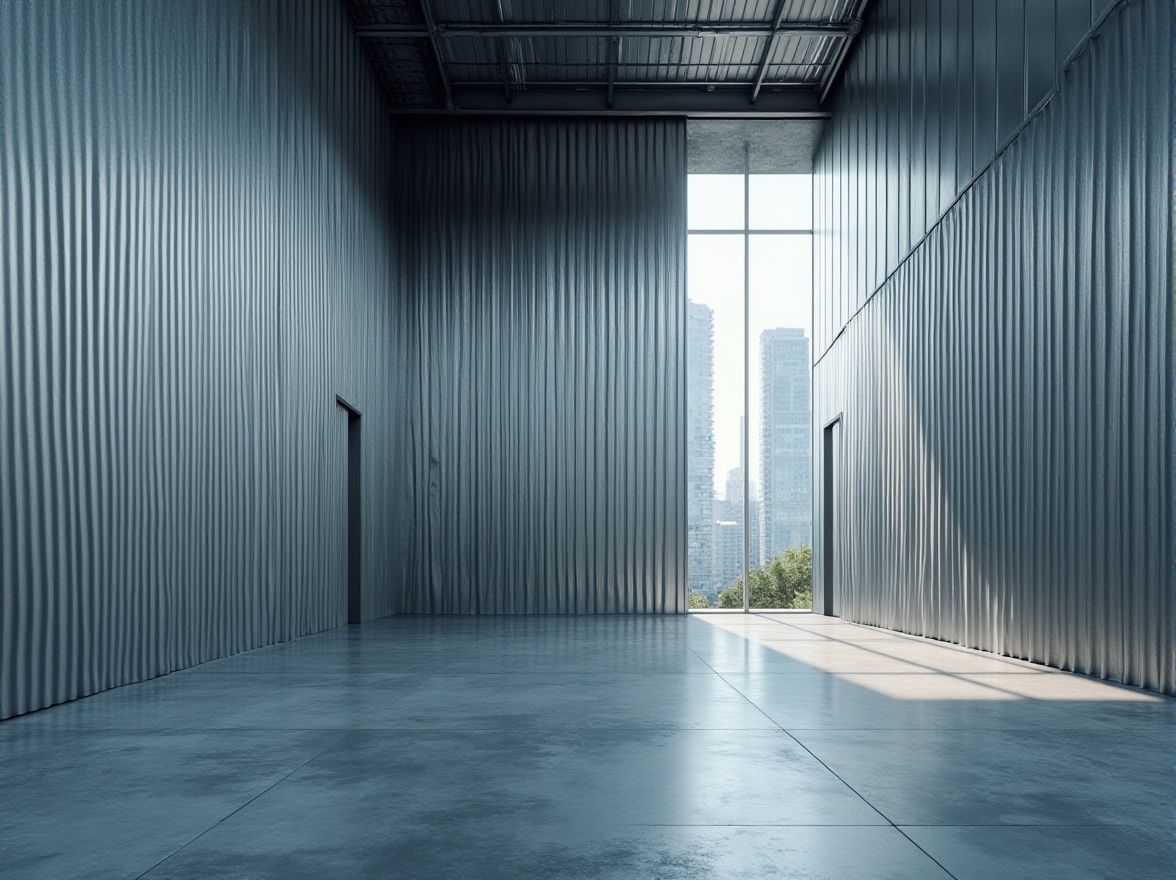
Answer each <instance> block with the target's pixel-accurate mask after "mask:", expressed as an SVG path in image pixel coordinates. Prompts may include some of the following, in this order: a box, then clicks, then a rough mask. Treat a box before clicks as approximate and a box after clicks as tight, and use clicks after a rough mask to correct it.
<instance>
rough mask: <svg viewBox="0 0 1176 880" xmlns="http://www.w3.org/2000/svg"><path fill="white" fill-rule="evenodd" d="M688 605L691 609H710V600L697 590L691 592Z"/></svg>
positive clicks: (687, 600)
mask: <svg viewBox="0 0 1176 880" xmlns="http://www.w3.org/2000/svg"><path fill="white" fill-rule="evenodd" d="M686 604H687V606H688V607H690V608H710V599H708V598H707V597H706V596H704V595H702V593H699V592H698V591H697V590H691V591H690V594H689V595H688V596H687V597H686Z"/></svg>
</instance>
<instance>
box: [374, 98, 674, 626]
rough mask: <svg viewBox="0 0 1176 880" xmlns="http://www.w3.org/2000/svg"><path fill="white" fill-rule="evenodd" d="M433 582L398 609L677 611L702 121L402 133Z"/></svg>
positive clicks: (419, 454) (425, 544)
mask: <svg viewBox="0 0 1176 880" xmlns="http://www.w3.org/2000/svg"><path fill="white" fill-rule="evenodd" d="M396 164H397V166H398V167H400V168H405V169H413V171H412V173H410V174H405V175H404V176H403V177H402V178H401V179H400V180H399V183H398V196H397V199H396V200H395V204H396V206H397V211H396V213H397V215H398V216H406V217H412V218H413V223H412V224H406V225H405V226H404V227H403V228H401V230H400V238H399V254H400V262H401V267H402V271H403V285H404V289H405V290H406V291H407V292H408V293H409V295H411V296H413V297H415V313H414V318H413V324H414V326H415V328H416V332H417V333H418V334H419V338H418V340H417V343H416V344H417V346H418V347H419V365H420V366H419V370H420V373H419V387H420V389H421V391H420V397H419V399H418V401H417V408H416V410H415V412H416V415H415V418H414V426H413V431H414V443H415V449H414V456H415V482H414V485H415V504H414V509H415V511H416V520H417V523H418V530H417V545H416V554H415V571H414V575H413V577H412V578H411V579H410V586H409V591H408V592H407V593H406V595H405V596H404V600H403V603H402V604H401V605H399V606H398V608H397V610H400V611H408V612H448V613H512V612H525V613H559V612H586V613H600V612H663V611H668V612H678V611H684V610H685V598H686V578H685V566H686V498H685V483H686V480H685V476H686V474H685V468H686V464H685V461H686V459H685V454H686V450H685V414H686V397H685V395H686V389H685V333H686V325H685V321H686V314H685V305H686V297H685V288H684V285H685V248H686V219H685V218H686V214H685V210H686V128H685V123H684V121H683V120H649V121H645V120H641V121H637V120H625V121H621V120H609V121H600V120H598V121H591V122H588V121H558V122H557V121H547V122H542V121H526V122H524V121H516V120H512V121H509V122H495V121H484V122H433V123H419V124H404V125H403V126H402V127H401V128H399V129H398V131H397V153H396Z"/></svg>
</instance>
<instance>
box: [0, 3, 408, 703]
mask: <svg viewBox="0 0 1176 880" xmlns="http://www.w3.org/2000/svg"><path fill="white" fill-rule="evenodd" d="M361 52H362V49H361V48H360V47H359V46H358V45H357V44H356V41H355V38H354V35H353V33H352V31H351V23H350V21H349V18H348V15H347V11H346V9H345V8H343V7H342V6H341V5H340V4H338V3H336V2H333V0H313V2H311V0H307V2H301V3H297V4H282V3H272V2H265V0H207V2H202V3H185V4H159V3H152V2H148V0H109V2H104V3H72V2H68V0H41V2H38V3H0V95H2V96H3V97H0V130H2V131H3V135H0V286H2V287H3V289H4V293H3V295H2V296H0V718H3V717H7V716H11V715H16V714H20V713H23V712H27V711H30V710H33V709H38V708H42V707H44V706H49V705H52V704H54V703H59V702H62V701H65V700H69V699H73V698H76V697H79V696H84V695H87V694H91V693H95V692H97V691H100V690H104V689H106V688H110V687H114V686H118V685H122V684H127V683H130V682H133V681H139V680H142V679H145V678H150V677H152V676H155V675H159V674H162V673H165V672H170V671H172V670H174V669H178V668H182V667H184V666H189V665H192V664H194V663H197V662H200V661H203V660H208V659H212V658H215V657H221V656H225V655H227V654H230V653H235V652H237V651H241V650H245V649H248V648H254V647H258V646H260V645H264V644H270V643H272V642H275V641H280V640H283V639H287V638H290V637H292V636H295V635H300V634H303V633H306V632H310V631H314V630H320V629H325V628H329V627H333V626H336V625H337V624H339V623H340V622H342V620H343V610H344V604H343V597H342V594H341V592H340V591H339V590H338V589H337V585H338V584H339V583H341V580H339V579H338V578H336V577H335V575H337V570H336V565H337V558H336V557H337V554H336V552H335V550H336V545H337V543H338V542H337V541H335V540H334V539H333V536H334V535H335V534H336V526H337V524H338V523H337V517H335V516H334V514H333V513H332V511H333V510H334V509H335V505H334V501H333V499H334V497H335V496H336V494H337V492H338V491H341V490H342V485H340V484H339V481H337V480H333V479H332V477H331V476H330V475H332V474H341V470H340V468H339V467H338V465H339V464H341V461H339V460H337V459H338V454H339V453H341V452H342V450H336V449H335V447H334V445H333V443H332V439H331V433H330V428H331V427H332V424H331V422H332V420H333V418H334V415H335V413H334V411H333V409H334V395H335V394H336V393H341V394H343V395H345V396H346V397H347V398H348V399H355V400H357V401H361V402H362V403H363V405H364V410H365V413H366V414H368V415H373V416H375V418H374V419H373V420H372V422H371V423H370V426H371V428H372V431H371V432H369V437H370V439H371V441H372V446H371V447H370V448H371V451H372V453H373V454H372V455H371V456H368V457H366V458H365V463H364V471H365V484H366V486H367V487H368V489H369V491H367V492H366V493H365V495H364V506H365V508H366V512H365V517H364V519H365V523H366V527H367V528H369V529H370V531H369V537H370V536H377V535H378V536H379V539H378V540H368V541H365V542H364V543H363V547H364V550H363V552H364V554H365V555H366V556H367V561H366V564H365V565H364V570H365V571H369V572H373V573H374V572H380V571H385V572H387V575H381V576H380V578H378V579H377V580H375V581H374V582H372V583H370V584H369V587H370V589H368V590H367V591H366V598H365V609H364V610H365V615H366V616H368V617H372V616H378V615H380V614H382V613H387V611H388V610H390V605H391V602H392V598H391V595H390V590H391V588H392V586H391V585H392V584H394V583H395V582H396V581H398V580H399V579H400V578H399V577H398V575H397V574H396V573H394V572H396V571H397V569H399V568H400V563H399V559H400V558H402V557H403V555H404V553H403V547H402V546H401V545H400V542H401V540H402V538H401V537H400V536H399V531H400V529H399V527H398V521H399V519H400V518H399V516H398V513H397V515H388V514H387V513H385V512H386V511H388V509H389V505H388V504H387V503H386V502H385V501H384V500H383V499H384V498H387V497H397V496H399V495H401V494H403V491H404V490H403V486H402V485H401V484H400V483H399V482H398V467H397V466H396V464H395V462H396V461H397V458H398V457H399V455H400V452H399V447H398V445H397V444H398V442H399V441H398V440H397V431H394V430H393V429H392V425H394V424H395V425H400V424H402V420H401V419H399V418H393V416H392V410H393V403H392V401H391V400H390V399H391V398H394V397H395V396H394V395H393V394H391V393H390V392H389V389H388V387H387V379H386V377H388V376H393V375H396V373H397V364H396V361H395V358H396V357H398V356H399V355H398V352H399V351H400V349H401V348H402V346H400V345H399V344H396V343H394V341H393V334H394V332H395V331H396V329H397V328H398V326H399V325H398V322H397V317H396V313H395V309H396V307H397V305H396V303H397V297H395V296H394V294H393V290H392V288H391V268H392V267H391V260H390V237H391V233H390V223H389V218H388V216H387V204H386V201H385V199H384V197H383V193H384V192H385V191H386V189H387V180H388V175H389V174H390V170H389V166H388V162H387V157H388V153H389V150H390V144H391V138H390V131H389V127H388V121H387V118H386V113H385V112H384V111H385V107H384V97H383V94H382V92H381V90H380V87H379V83H378V81H377V80H376V78H375V75H374V73H372V72H371V71H370V70H369V66H368V64H367V63H366V61H365V60H364V59H363V57H362V55H361ZM324 108H328V109H329V112H324ZM279 291H280V292H281V307H280V308H279ZM386 401H387V402H386ZM373 407H374V408H375V411H374V412H373V411H372V408H373ZM365 418H366V415H365ZM365 442H367V441H366V440H365ZM377 499H380V500H379V501H377ZM386 536H391V540H386ZM398 548H399V549H398ZM384 577H386V578H387V580H383V578H384Z"/></svg>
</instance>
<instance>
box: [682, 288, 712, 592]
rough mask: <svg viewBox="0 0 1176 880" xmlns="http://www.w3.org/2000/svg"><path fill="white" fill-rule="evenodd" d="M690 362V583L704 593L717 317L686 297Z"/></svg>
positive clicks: (708, 565) (708, 586) (708, 583)
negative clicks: (688, 300)
mask: <svg viewBox="0 0 1176 880" xmlns="http://www.w3.org/2000/svg"><path fill="white" fill-rule="evenodd" d="M686 314H687V317H686V320H687V337H686V345H687V349H688V352H689V357H688V358H687V363H688V365H689V367H688V372H687V376H686V424H687V432H688V439H687V443H686V448H687V449H688V450H689V451H688V453H687V455H688V459H687V465H686V481H687V489H686V506H687V521H688V523H689V525H688V533H689V534H688V541H689V544H688V553H687V566H688V570H689V586H690V589H691V590H694V591H696V592H699V593H703V594H705V595H710V594H712V593H713V590H712V577H713V572H712V559H713V558H714V526H713V521H714V511H713V500H714V494H715V490H714V480H715V425H714V335H715V317H714V313H713V312H712V311H711V310H710V308H709V307H707V306H704V305H702V304H701V303H696V302H690V303H687V312H686Z"/></svg>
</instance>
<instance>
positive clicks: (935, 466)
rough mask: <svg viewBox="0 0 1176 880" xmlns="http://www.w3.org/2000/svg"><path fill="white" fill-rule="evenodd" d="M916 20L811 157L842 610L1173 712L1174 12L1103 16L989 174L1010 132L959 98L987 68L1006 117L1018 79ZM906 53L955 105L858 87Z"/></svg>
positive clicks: (869, 46)
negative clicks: (1156, 695) (1166, 705)
mask: <svg viewBox="0 0 1176 880" xmlns="http://www.w3.org/2000/svg"><path fill="white" fill-rule="evenodd" d="M979 3H980V0H976V6H977V7H978V6H979ZM910 5H911V4H897V3H893V2H890V3H886V2H884V3H882V4H880V7H879V9H878V12H877V17H878V19H879V20H880V21H881V22H882V23H883V27H882V29H881V30H880V31H876V32H873V33H868V34H867V36H866V39H865V41H864V42H863V45H862V52H861V53H860V54H859V55H858V57H856V58H855V59H854V61H853V63H852V64H851V67H850V70H849V73H848V76H847V79H846V87H845V91H844V93H843V94H842V95H841V97H840V99H839V103H838V105H837V111H836V117H835V120H834V122H833V123H832V124H831V125H830V127H829V129H828V130H827V132H826V136H825V139H824V141H823V143H822V146H821V148H820V150H819V153H818V156H817V161H816V168H817V179H816V183H815V187H816V198H817V202H818V205H819V208H818V226H819V232H818V236H817V240H816V242H815V248H816V261H817V264H818V265H819V266H820V267H821V274H820V277H819V280H818V283H817V293H816V300H815V302H816V306H817V313H818V315H819V316H820V317H819V329H818V330H817V338H818V346H817V350H816V356H817V359H818V361H817V364H816V366H815V375H814V407H815V414H814V415H815V422H816V424H817V426H818V432H819V430H820V428H821V427H822V426H823V425H824V424H825V423H826V422H828V421H829V420H830V419H832V418H834V417H835V416H836V415H837V414H838V413H839V412H840V413H843V414H844V415H843V422H842V439H843V447H842V450H841V453H840V456H839V460H838V461H836V462H835V466H836V468H837V471H838V479H839V482H838V489H837V494H836V498H835V503H834V507H835V511H836V513H835V515H836V517H837V518H838V522H837V527H836V542H837V550H836V552H837V555H838V559H837V562H838V566H839V569H840V571H839V581H840V583H839V595H838V602H839V603H840V605H839V607H838V609H837V610H838V613H840V614H842V615H843V616H845V617H848V618H850V619H853V620H857V621H862V622H866V623H872V624H878V625H882V626H887V627H891V628H895V629H900V630H904V631H908V632H914V633H919V634H923V635H928V636H933V637H936V638H943V639H948V640H951V641H957V642H961V643H963V644H967V645H971V646H975V647H980V648H985V649H989V650H993V651H998V652H1001V653H1006V654H1011V655H1014V656H1018V657H1024V658H1028V659H1031V660H1034V661H1039V662H1043V663H1047V664H1050V665H1054V666H1059V667H1062V668H1066V669H1074V670H1078V671H1081V672H1087V673H1091V674H1095V675H1099V676H1103V677H1107V678H1113V679H1117V680H1121V681H1126V682H1130V683H1133V684H1138V685H1142V686H1145V687H1149V688H1155V689H1158V690H1162V691H1166V692H1169V693H1171V692H1174V691H1176V653H1174V647H1176V646H1174V644H1173V629H1174V625H1176V600H1174V599H1173V588H1174V586H1176V584H1174V575H1173V563H1174V559H1173V532H1172V527H1173V520H1172V515H1173V514H1172V489H1173V482H1172V481H1173V461H1172V455H1173V451H1172V450H1173V446H1172V440H1173V436H1172V423H1173V413H1172V410H1171V407H1172V405H1173V381H1174V380H1173V375H1172V370H1171V365H1172V363H1173V360H1172V358H1173V313H1172V309H1173V303H1172V291H1171V287H1170V285H1171V279H1172V266H1171V263H1170V260H1171V232H1172V230H1171V226H1170V223H1171V219H1170V210H1171V207H1172V205H1171V203H1170V201H1169V193H1170V187H1171V178H1170V174H1171V168H1170V164H1169V163H1170V157H1171V155H1172V152H1171V138H1172V123H1173V120H1172V118H1171V106H1170V102H1171V89H1172V80H1171V77H1172V15H1173V12H1172V9H1171V6H1170V4H1168V3H1166V2H1165V0H1139V2H1126V3H1124V4H1121V5H1119V6H1118V7H1116V8H1114V9H1112V10H1111V11H1110V14H1109V16H1108V17H1107V18H1106V19H1105V21H1104V22H1103V24H1102V25H1101V27H1100V28H1099V29H1098V30H1097V31H1096V33H1095V34H1094V36H1093V38H1092V39H1091V40H1090V42H1089V44H1088V45H1087V46H1086V47H1085V48H1083V49H1082V50H1081V52H1080V53H1079V54H1078V55H1077V56H1076V57H1075V58H1074V59H1073V62H1072V64H1070V65H1069V66H1068V67H1067V68H1066V69H1065V71H1064V73H1062V75H1061V81H1060V88H1059V91H1058V92H1057V94H1055V95H1054V96H1053V97H1052V99H1051V100H1050V101H1049V102H1048V103H1047V104H1046V105H1045V106H1044V108H1043V109H1042V110H1041V112H1040V113H1039V114H1037V115H1035V116H1033V117H1032V118H1031V120H1030V122H1029V123H1028V125H1027V126H1026V127H1025V128H1024V129H1023V130H1021V131H1020V132H1019V133H1017V134H1016V135H1015V137H1014V138H1013V139H1012V140H1011V142H1010V144H1009V145H1008V147H1007V149H1005V150H1004V151H1003V152H1000V153H999V155H997V157H996V159H995V161H994V162H993V163H992V164H991V166H990V167H988V168H986V169H985V168H984V165H985V164H986V163H987V157H988V155H990V154H991V153H993V152H994V151H995V150H996V145H997V142H999V141H1001V140H1002V138H1003V137H1004V134H1005V131H1006V130H1009V133H1013V132H1012V129H1015V124H1016V115H1017V114H1016V113H1011V114H1009V115H1007V116H1005V115H1003V114H1000V113H999V101H998V102H997V104H996V105H995V106H996V108H997V110H995V111H994V112H993V113H991V114H990V113H989V112H988V110H987V109H986V110H985V112H984V114H983V120H984V123H983V124H984V125H986V126H987V125H988V124H989V123H994V124H993V125H992V126H990V127H989V130H988V131H987V133H985V134H984V136H983V137H981V134H980V126H981V122H980V121H979V120H980V118H981V114H979V111H977V112H976V114H975V115H972V114H971V113H969V112H967V108H964V110H963V111H962V112H961V113H960V114H959V115H955V114H956V113H957V110H958V109H959V106H960V101H959V96H960V95H961V94H964V93H965V92H966V91H969V89H968V85H969V82H970V79H969V78H970V77H974V76H979V74H980V72H981V71H982V70H983V71H988V70H989V67H992V68H993V69H994V70H995V71H996V76H995V78H993V77H992V76H989V75H988V73H985V76H986V77H987V81H988V82H989V83H990V84H991V83H996V84H997V93H998V95H999V94H1004V93H1005V91H1006V90H1004V89H1003V88H1002V87H1000V86H999V83H1000V82H1001V80H1002V79H1003V78H1004V77H1006V76H1007V77H1009V78H1010V80H1012V79H1016V69H1017V64H1016V63H1014V64H1013V70H1012V72H1010V71H1009V70H1006V68H1005V67H1004V66H1003V62H1002V61H1001V54H1000V52H1001V50H1000V46H1001V45H1003V40H1002V39H997V40H996V49H997V52H996V54H995V55H993V54H992V48H993V45H992V41H991V40H990V39H989V35H986V32H985V30H984V28H981V27H979V18H978V17H977V18H976V19H975V21H976V22H977V27H976V29H975V30H973V31H972V32H969V31H968V29H966V28H959V27H951V28H945V29H944V30H943V31H939V30H935V29H933V28H930V29H929V28H923V27H921V26H919V25H918V22H915V21H908V20H907V16H908V15H909V14H910V12H909V10H908V9H906V7H908V6H910ZM932 5H933V4H925V5H922V6H920V5H915V6H914V8H916V9H922V11H923V12H925V13H927V15H928V16H930V15H931V11H930V10H931V6H932ZM934 5H936V6H937V12H938V13H939V14H940V15H941V16H942V18H941V19H940V21H943V19H944V18H945V17H946V16H948V15H949V13H950V14H951V15H956V14H958V13H959V12H960V10H962V9H964V7H965V4H943V5H942V6H940V5H938V4H934ZM966 5H967V6H972V4H966ZM1013 5H1014V6H1017V4H1013ZM1062 5H1064V4H1060V5H1059V15H1058V18H1057V19H1056V21H1057V27H1056V30H1057V31H1058V32H1060V31H1061V30H1062V29H1063V28H1071V29H1072V28H1073V22H1072V21H1069V20H1067V18H1066V17H1065V16H1063V15H1061V14H1060V13H1061V12H1062V9H1061V6H1062ZM1101 5H1105V4H1100V6H1101ZM900 6H902V7H903V11H902V12H899V11H898V8H899V7H900ZM1030 6H1031V4H1027V5H1026V6H1025V7H1024V9H1025V10H1029V9H1030ZM949 7H950V10H949ZM1000 8H1001V9H1004V5H1001V7H1000ZM1096 11H1097V10H1096ZM916 17H917V16H916ZM999 20H1001V19H999V18H998V21H999ZM918 21H919V22H921V21H923V19H919V20H918ZM1043 32H1044V33H1046V34H1047V35H1048V33H1049V29H1048V28H1044V27H1043V28H1042V29H1040V30H1035V29H1029V30H1026V31H1025V33H1026V35H1027V36H1026V39H1027V43H1026V45H1027V49H1028V52H1027V53H1026V54H1025V55H1024V56H1023V57H1031V56H1034V55H1035V53H1036V51H1037V49H1038V46H1037V43H1036V41H1037V39H1038V37H1039V36H1040V35H1041V33H1043ZM935 34H941V36H939V37H935V36H934V35H935ZM943 34H946V36H943ZM952 35H955V36H952ZM1010 42H1011V43H1015V42H1016V40H1011V41H1010ZM912 44H915V45H919V46H924V47H926V49H927V51H932V49H936V51H938V52H939V55H940V58H941V59H942V58H943V57H945V56H944V53H946V52H948V51H949V50H950V51H954V52H956V53H957V57H961V58H962V57H964V56H969V57H970V58H971V59H972V61H971V66H970V67H967V66H964V65H961V66H960V68H959V69H960V70H961V71H963V72H962V73H959V75H958V77H957V78H956V79H954V80H952V82H954V83H956V85H955V86H953V87H951V88H948V89H946V90H942V91H935V90H934V89H933V78H934V77H931V78H928V77H927V76H926V74H924V73H922V72H921V71H922V68H919V69H918V70H916V71H915V72H914V73H911V74H909V75H897V76H888V77H880V84H879V85H871V84H870V80H871V79H873V78H875V77H879V75H880V72H881V70H882V67H883V66H884V64H886V63H889V62H888V61H887V59H891V58H893V57H894V55H895V53H897V55H898V56H899V57H900V58H901V57H903V56H905V55H911V57H920V56H919V52H921V51H922V49H920V50H919V52H915V53H914V54H911V51H910V50H911V45H912ZM1062 54H1064V53H1063V52H1061V51H1059V53H1058V55H1059V56H1061V55H1062ZM982 55H983V56H985V57H984V58H982V57H981V56H982ZM916 67H918V65H917V64H916ZM938 70H939V71H940V73H941V74H946V73H948V72H950V71H949V69H948V67H944V66H943V65H942V64H941V65H940V67H939V68H938ZM969 71H970V72H969ZM892 73H893V71H892ZM900 74H901V72H900ZM965 74H966V75H965ZM1038 77H1039V82H1044V81H1045V80H1048V77H1045V76H1044V74H1041V73H1040V72H1039V74H1038ZM943 81H945V80H944V79H941V80H940V82H943ZM1024 82H1026V80H1022V83H1024ZM877 88H881V89H882V91H878V92H872V91H871V90H872V89H877ZM936 88H938V87H936ZM1019 88H1020V87H1018V86H1015V84H1010V85H1009V86H1008V88H1007V92H1008V93H1009V94H1013V95H1016V94H1018V93H1019ZM1039 90H1040V87H1039ZM970 91H972V92H973V93H974V94H975V95H976V100H977V102H980V101H981V97H982V96H983V95H985V94H987V93H986V89H985V87H984V83H977V84H976V87H975V88H974V89H971V90H970ZM984 100H985V101H986V100H987V98H985V99H984ZM1033 103H1035V102H1034V101H1033V100H1032V96H1030V97H1029V98H1028V99H1026V102H1025V106H1028V105H1030V104H1033ZM975 106H979V104H977V105H975ZM985 106H986V107H987V104H985ZM920 116H921V117H922V118H923V120H924V122H923V123H920V125H922V127H921V128H919V127H918V126H916V130H915V131H914V133H913V134H912V133H911V131H910V128H909V126H910V124H911V122H912V120H914V119H916V117H920ZM953 119H954V120H955V122H953ZM965 120H966V121H967V125H966V126H965V124H964V123H965ZM957 123H958V125H957ZM965 130H967V131H970V133H971V136H970V138H964V137H963V136H962V135H963V133H964V132H965ZM896 132H897V137H898V140H897V141H895V139H894V137H895V133H896ZM936 138H938V142H939V150H938V152H936V151H934V150H932V148H931V144H933V143H934V142H935V140H936ZM949 138H950V139H954V140H949ZM968 145H970V147H971V149H970V152H969V151H968V150H967V149H965V148H966V147H967V146H968ZM924 147H925V148H926V151H925V152H923V153H922V155H924V156H931V155H932V154H933V153H934V154H935V155H937V156H938V157H939V164H938V165H937V166H936V167H930V166H920V165H919V164H918V163H919V161H920V160H918V159H916V158H914V156H915V155H916V154H920V151H923V150H924ZM953 157H954V158H955V159H958V161H951V160H952V159H953ZM974 171H978V172H980V173H979V176H978V177H977V178H976V179H975V180H974V181H972V182H970V176H971V174H972V173H973V172H974ZM936 182H938V183H939V184H940V186H938V187H937V186H936V185H935V184H936ZM961 185H962V186H963V187H964V189H963V193H962V195H961V197H960V198H959V200H958V201H957V202H955V203H954V204H952V201H953V199H954V198H955V191H956V188H957V187H958V186H961ZM924 195H926V196H927V200H926V201H925V202H923V196H924ZM908 199H909V200H910V201H909V204H908ZM920 202H922V203H923V204H922V207H920V208H919V209H918V210H915V208H914V207H913V206H915V205H916V204H917V203H920ZM940 213H942V219H939V216H940ZM936 220H938V222H937V223H936ZM924 228H929V229H930V233H929V235H928V236H927V237H926V239H925V240H923V241H919V239H920V238H921V237H922V232H921V230H922V229H924ZM912 245H913V249H912ZM817 441H818V442H816V443H815V444H814V448H815V449H816V451H817V455H818V459H820V457H821V453H822V448H821V447H822V444H821V443H820V442H819V441H820V436H819V434H818V436H817ZM822 467H823V462H821V461H818V467H817V468H816V472H817V474H818V475H820V474H821V473H822ZM819 488H820V486H819V483H818V489H819ZM818 495H819V493H818ZM817 521H820V517H819V516H818V518H817ZM824 564H825V560H823V559H820V560H818V563H817V577H818V578H819V577H820V576H821V574H822V572H823V565H824Z"/></svg>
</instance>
